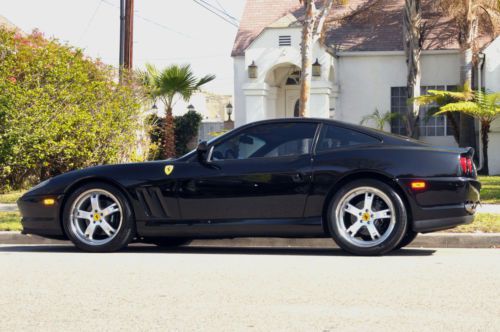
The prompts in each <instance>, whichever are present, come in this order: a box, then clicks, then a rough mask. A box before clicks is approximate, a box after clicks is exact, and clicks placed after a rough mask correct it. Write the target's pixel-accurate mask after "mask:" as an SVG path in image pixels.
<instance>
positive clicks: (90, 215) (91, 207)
mask: <svg viewBox="0 0 500 332" xmlns="http://www.w3.org/2000/svg"><path fill="white" fill-rule="evenodd" d="M70 213H71V215H70V222H71V231H72V232H73V234H74V235H75V236H76V237H77V238H78V239H79V240H80V241H82V242H83V243H85V244H88V245H93V246H98V245H103V244H106V243H108V242H110V241H111V240H112V239H113V238H114V237H115V236H116V234H118V231H119V230H120V227H121V226H122V221H123V208H122V206H121V204H120V201H119V200H118V199H117V198H116V197H115V196H114V195H113V194H111V193H110V192H108V191H106V190H103V189H91V190H87V191H85V192H83V193H82V194H80V195H79V196H78V197H77V198H76V199H75V201H74V202H73V205H72V206H71V210H70Z"/></svg>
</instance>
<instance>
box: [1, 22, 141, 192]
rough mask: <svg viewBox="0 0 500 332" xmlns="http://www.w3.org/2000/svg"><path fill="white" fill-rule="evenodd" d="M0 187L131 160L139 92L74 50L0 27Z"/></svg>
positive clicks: (111, 71)
mask: <svg viewBox="0 0 500 332" xmlns="http://www.w3.org/2000/svg"><path fill="white" fill-rule="evenodd" d="M0 63H1V64H2V65H1V66H0V191H5V190H8V189H15V188H19V187H22V186H27V185H31V184H33V183H36V182H38V181H41V180H43V179H45V178H48V177H51V176H54V175H57V174H59V173H63V172H66V171H69V170H72V169H76V168H82V167H87V166H92V165H97V164H106V163H114V162H121V161H127V160H130V159H132V158H134V153H135V151H134V146H135V144H134V141H135V139H136V136H137V135H136V133H137V130H138V126H140V123H141V121H140V112H141V111H140V109H141V105H140V95H139V93H138V90H137V89H135V88H134V87H133V86H131V85H129V86H121V85H119V84H117V83H116V82H115V80H114V77H115V73H114V72H113V70H112V68H111V67H109V66H106V65H104V64H103V63H101V62H100V61H99V60H92V59H89V58H87V57H85V56H84V55H83V53H82V51H81V50H80V49H76V48H73V47H71V46H68V45H65V44H62V43H60V42H59V41H57V40H49V39H46V38H44V37H43V36H42V34H40V33H39V32H36V31H35V32H33V33H32V34H30V35H27V36H22V35H20V34H18V33H16V32H15V31H10V30H5V29H1V28H0Z"/></svg>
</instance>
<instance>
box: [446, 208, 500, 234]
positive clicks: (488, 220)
mask: <svg viewBox="0 0 500 332" xmlns="http://www.w3.org/2000/svg"><path fill="white" fill-rule="evenodd" d="M446 232H453V233H476V232H482V233H500V214H492V213H478V214H476V218H475V219H474V222H473V223H472V224H468V225H463V226H459V227H457V228H453V229H449V230H447V231H446Z"/></svg>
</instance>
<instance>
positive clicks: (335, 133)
mask: <svg viewBox="0 0 500 332" xmlns="http://www.w3.org/2000/svg"><path fill="white" fill-rule="evenodd" d="M378 143H380V139H378V138H376V137H373V136H370V135H367V134H363V133H360V132H359V131H355V130H351V129H346V128H342V127H337V126H332V125H323V129H322V130H321V135H320V138H319V141H318V146H317V147H316V152H322V151H330V150H335V149H338V148H343V147H349V146H356V145H370V144H378Z"/></svg>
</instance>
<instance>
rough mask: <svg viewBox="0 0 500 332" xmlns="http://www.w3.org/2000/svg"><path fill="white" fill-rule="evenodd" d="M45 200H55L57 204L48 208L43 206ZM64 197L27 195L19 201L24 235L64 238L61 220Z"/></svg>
mask: <svg viewBox="0 0 500 332" xmlns="http://www.w3.org/2000/svg"><path fill="white" fill-rule="evenodd" d="M45 198H53V199H55V204H53V205H50V206H46V205H44V204H43V200H44V199H45ZM62 198H63V196H62V195H60V196H32V195H25V196H23V197H21V198H20V199H19V200H18V201H17V206H18V207H19V212H21V216H22V219H21V224H22V226H23V231H22V232H23V234H36V235H50V236H63V235H64V232H63V230H62V228H61V223H60V220H59V212H60V208H61V203H62Z"/></svg>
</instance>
